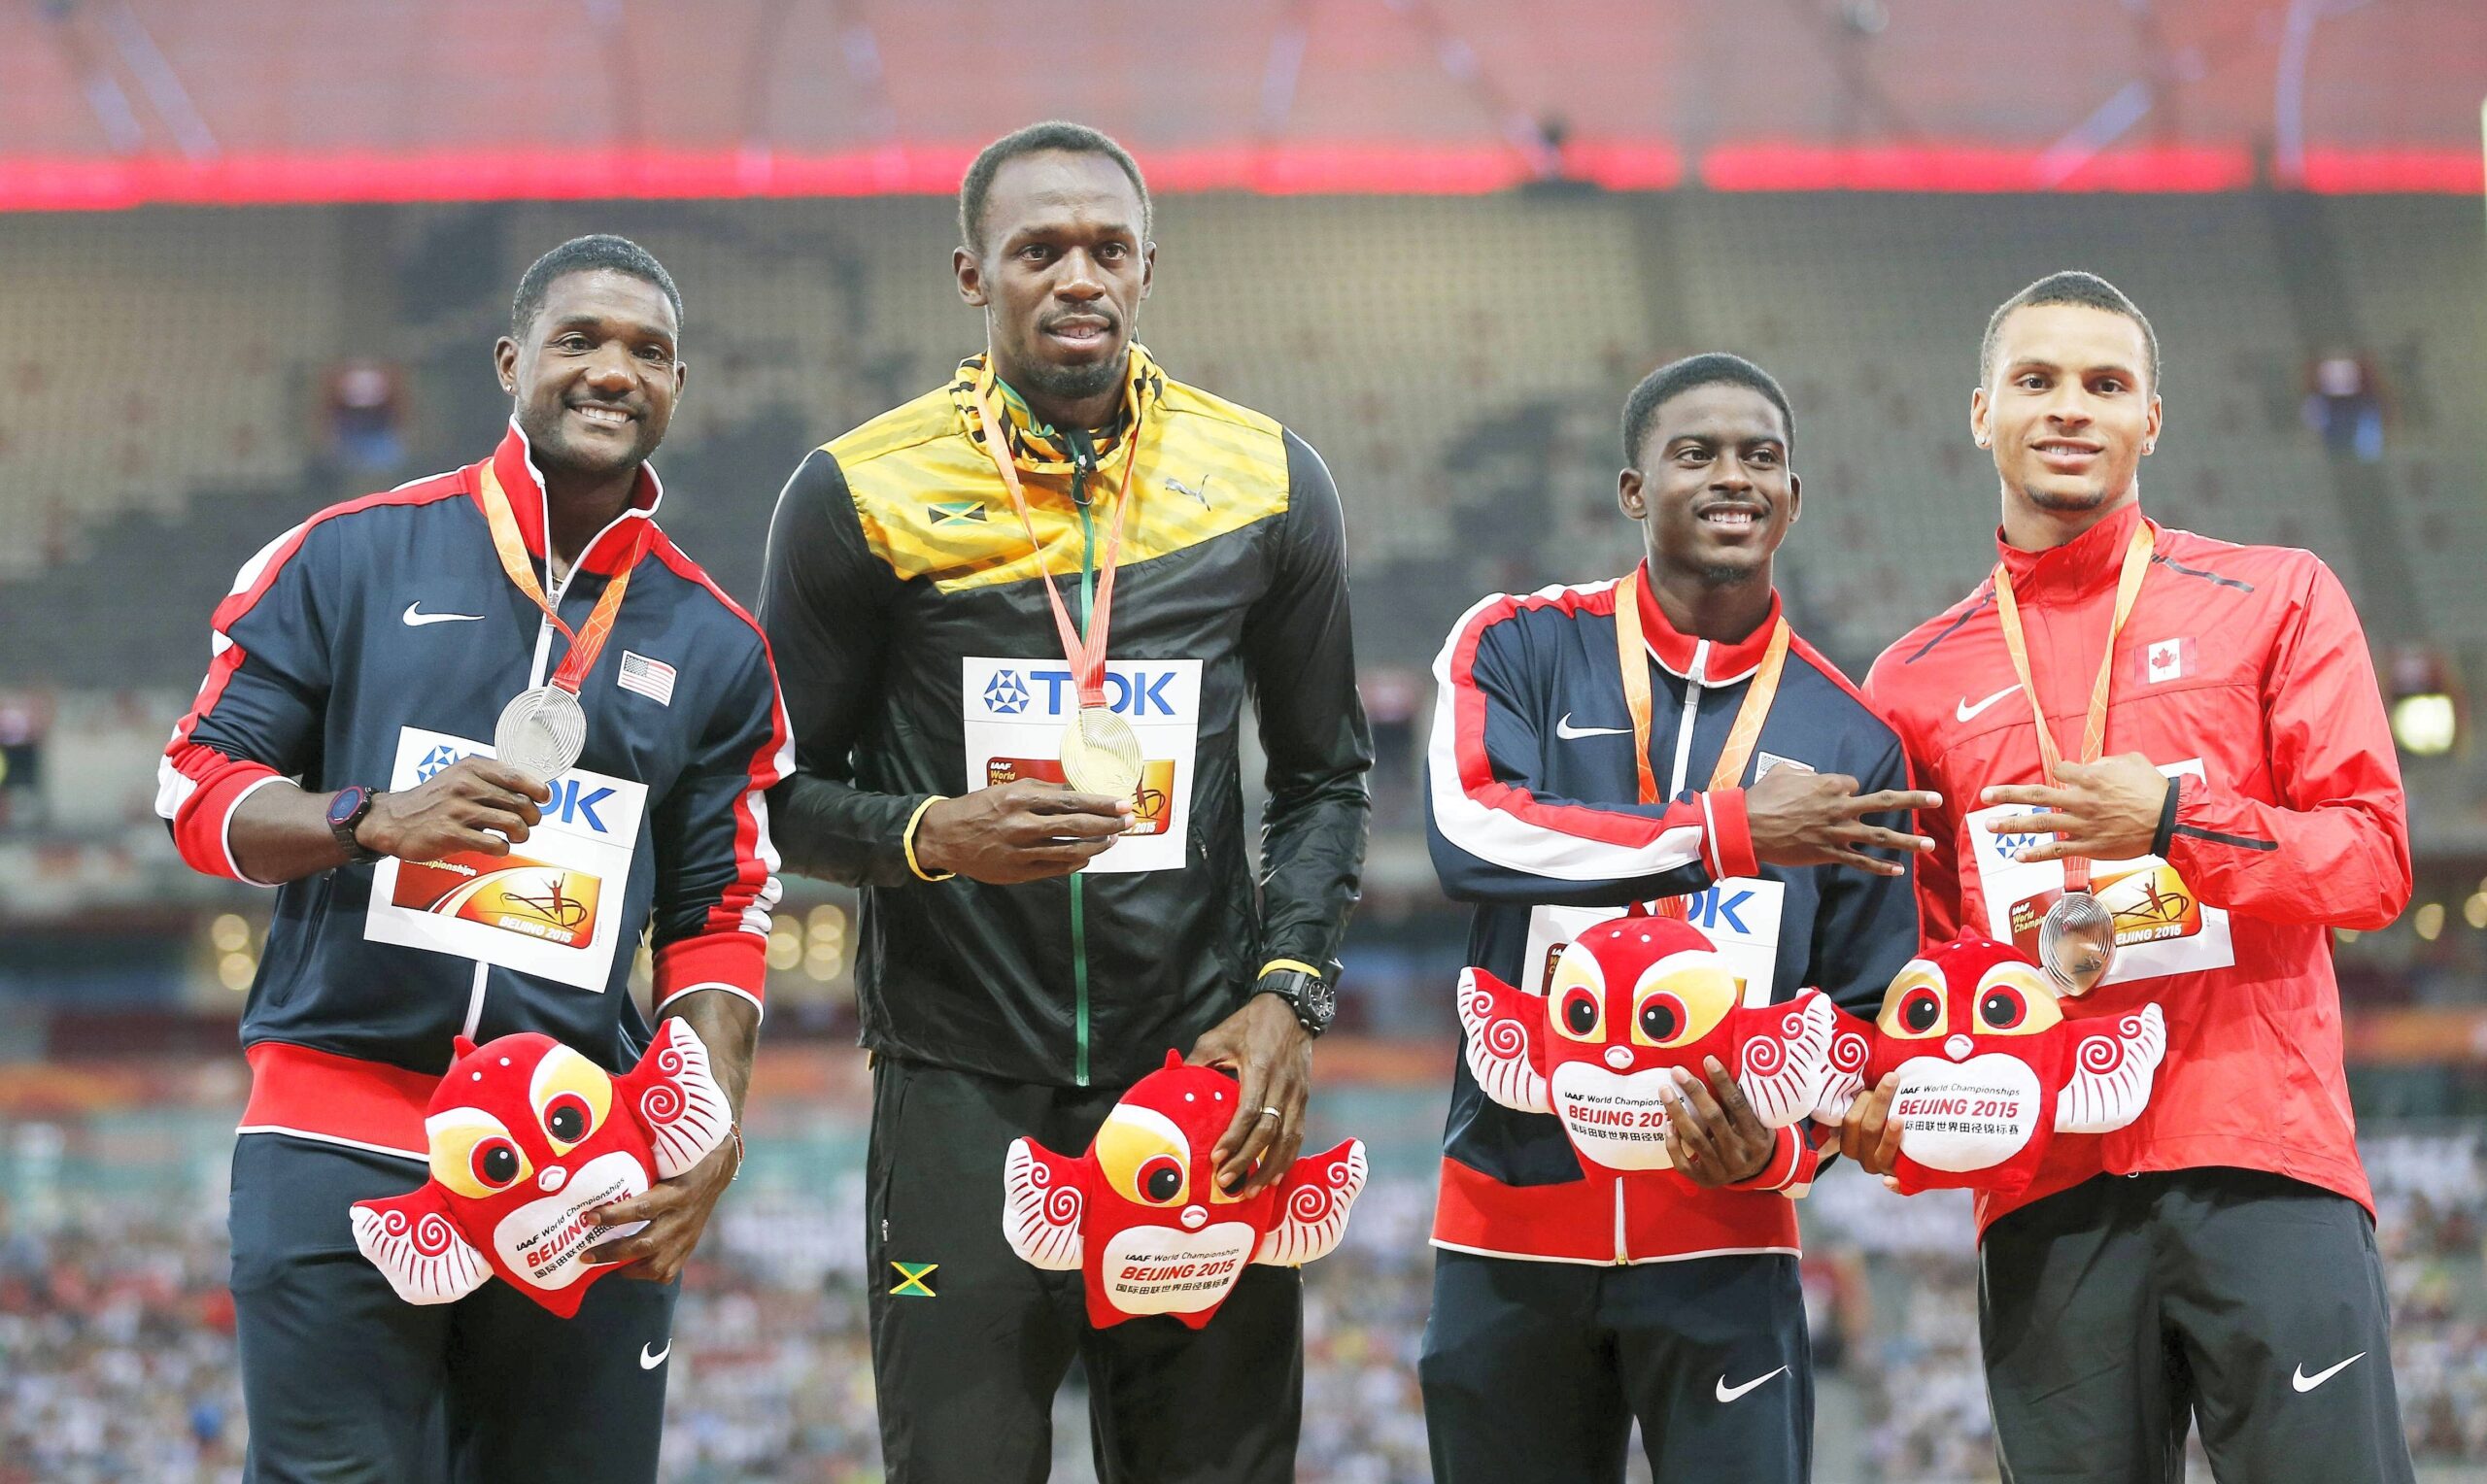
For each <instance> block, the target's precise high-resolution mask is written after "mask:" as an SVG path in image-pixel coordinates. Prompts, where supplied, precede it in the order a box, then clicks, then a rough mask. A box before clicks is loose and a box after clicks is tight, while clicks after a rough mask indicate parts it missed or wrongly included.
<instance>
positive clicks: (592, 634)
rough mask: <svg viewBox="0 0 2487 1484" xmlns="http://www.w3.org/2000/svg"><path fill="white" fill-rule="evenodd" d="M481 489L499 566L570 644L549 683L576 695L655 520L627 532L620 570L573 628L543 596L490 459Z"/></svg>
mask: <svg viewBox="0 0 2487 1484" xmlns="http://www.w3.org/2000/svg"><path fill="white" fill-rule="evenodd" d="M480 493H481V494H482V496H483V503H484V523H485V524H487V525H489V526H491V527H492V532H493V550H494V552H495V553H497V554H499V557H500V558H501V570H502V571H503V572H506V573H508V574H509V580H510V582H511V584H512V585H513V586H515V587H516V588H517V589H518V590H519V591H521V592H523V593H525V594H527V596H528V600H529V601H531V602H532V603H534V604H535V606H536V607H538V608H540V609H542V610H543V611H544V617H545V618H546V619H547V620H549V621H550V622H551V623H552V625H553V626H554V627H555V628H558V629H560V630H561V631H562V638H564V639H567V640H568V641H569V643H570V648H569V653H567V654H565V655H563V656H562V663H561V665H560V667H559V668H557V669H555V670H554V671H553V676H552V683H553V684H554V685H556V686H559V687H561V688H562V690H564V691H569V692H570V693H571V694H572V695H576V694H578V691H579V685H580V683H581V682H583V681H585V680H586V679H587V673H588V671H590V670H593V669H595V668H596V656H598V655H600V654H602V653H603V652H604V641H605V640H606V638H608V637H610V636H611V634H612V632H613V620H614V617H615V616H616V615H617V614H619V613H620V612H621V611H622V594H623V593H624V592H625V591H627V590H629V589H630V574H631V573H632V572H633V571H635V570H636V569H637V568H638V565H639V559H640V558H641V557H645V556H647V554H648V544H649V543H650V542H651V541H654V540H655V539H656V524H655V523H654V522H651V521H647V520H641V521H640V522H639V529H638V530H637V531H636V532H634V533H633V534H632V535H631V537H630V549H629V552H628V554H627V556H626V558H625V560H624V561H623V563H622V570H621V571H619V572H616V573H615V574H614V575H613V580H612V581H611V582H608V583H606V584H605V585H604V590H603V591H602V592H600V593H598V594H597V595H596V607H595V608H593V609H591V610H589V612H588V616H587V623H586V624H583V625H582V626H580V627H579V628H578V629H577V631H575V632H573V631H572V630H571V628H570V625H568V624H564V623H562V616H561V615H560V614H558V613H555V612H554V611H553V604H552V603H551V601H550V600H548V599H547V598H546V597H545V596H544V588H543V585H542V584H540V583H538V582H536V580H535V562H534V560H533V558H531V557H528V554H527V539H526V538H525V537H524V536H521V535H520V534H519V533H518V515H517V513H516V512H515V511H513V510H511V509H510V508H509V493H508V491H506V490H504V489H501V482H500V477H499V476H498V475H496V474H494V472H493V466H492V465H491V464H489V463H488V464H486V465H484V479H483V487H482V489H481V490H480ZM551 541H552V536H551V533H550V532H549V531H548V532H546V536H545V542H546V545H547V547H548V548H549V547H550V545H551ZM579 555H580V556H582V557H584V556H586V555H587V554H586V553H584V552H582V553H580V554H579Z"/></svg>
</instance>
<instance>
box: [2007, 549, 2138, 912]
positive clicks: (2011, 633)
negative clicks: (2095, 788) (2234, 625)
mask: <svg viewBox="0 0 2487 1484" xmlns="http://www.w3.org/2000/svg"><path fill="white" fill-rule="evenodd" d="M2157 544H2158V538H2157V536H2156V535H2155V534H2154V533H2153V532H2152V530H2151V528H2150V523H2149V522H2148V521H2144V522H2142V523H2140V524H2138V525H2135V526H2134V527H2133V535H2132V539H2131V540H2130V541H2128V542H2126V543H2125V564H2124V569H2123V571H2121V572H2120V573H2118V574H2117V577H2116V614H2115V617H2114V618H2113V619H2111V620H2109V621H2108V624H2107V653H2106V654H2104V655H2102V656H2100V657H2099V659H2098V679H2097V680H2096V681H2095V683H2094V684H2092V686H2091V688H2090V716H2089V719H2088V720H2087V721H2086V722H2084V723H2083V725H2082V728H2081V760H2082V761H2083V762H2095V761H2097V760H2098V759H2099V756H2100V755H2101V754H2103V753H2104V752H2105V751H2106V750H2107V695H2108V691H2110V690H2112V689H2113V688H2114V684H2115V679H2116V639H2117V637H2118V636H2119V635H2121V634H2123V633H2124V631H2125V620H2127V619H2129V618H2131V617H2132V612H2133V600H2134V599H2136V598H2138V597H2140V596H2141V583H2142V579H2143V578H2144V577H2145V576H2147V575H2148V574H2149V572H2150V557H2151V553H2152V551H2153V550H2154V549H2155V548H2156V546H2157ZM1994 612H1995V617H1996V619H1997V620H1998V621H1999V622H2000V623H2001V624H2002V625H2003V648H2004V650H2005V652H2006V653H2008V654H2010V655H2011V656H2012V673H2013V674H2014V675H2015V676H2017V677H2019V679H2020V681H2021V691H2022V693H2023V694H2025V695H2027V696H2028V697H2029V714H2030V716H2032V717H2033V718H2035V719H2036V721H2037V724H2038V760H2039V762H2040V764H2041V765H2043V766H2044V767H2045V768H2046V771H2047V782H2048V784H2049V785H2051V786H2061V784H2060V780H2058V779H2057V777H2056V769H2057V768H2058V767H2059V766H2061V764H2062V762H2063V754H2062V753H2061V752H2060V751H2058V750H2057V748H2056V735H2055V730H2054V728H2053V727H2051V726H2049V725H2047V708H2046V706H2045V704H2044V703H2042V702H2041V701H2040V700H2039V699H2038V688H2037V687H2036V686H2035V685H2032V684H2031V683H2030V680H2029V642H2028V639H2027V637H2026V636H2025V635H2024V634H2023V633H2022V631H2021V604H2020V603H2019V601H2017V600H2016V599H2015V598H2014V597H2013V595H2012V574H2011V573H2009V572H2007V571H2005V570H2004V568H2003V563H2002V562H1999V561H1998V562H1996V563H1995V564H1994ZM2063 889H2064V891H2065V892H2067V893H2073V892H2087V891H2089V890H2090V861H2089V860H2087V859H2086V858H2084V857H2080V856H2067V857H2065V858H2064V862H2063Z"/></svg>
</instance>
